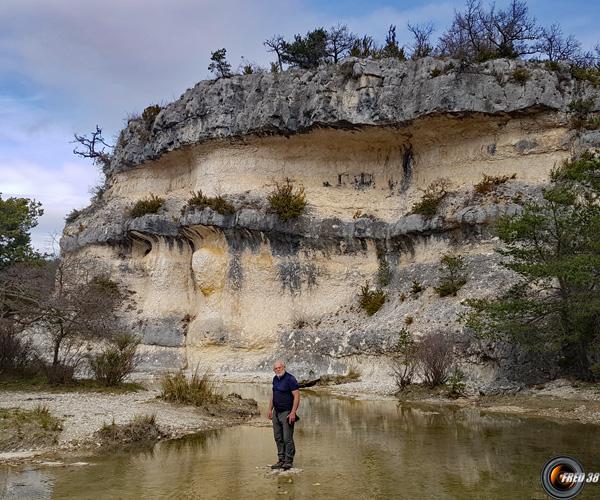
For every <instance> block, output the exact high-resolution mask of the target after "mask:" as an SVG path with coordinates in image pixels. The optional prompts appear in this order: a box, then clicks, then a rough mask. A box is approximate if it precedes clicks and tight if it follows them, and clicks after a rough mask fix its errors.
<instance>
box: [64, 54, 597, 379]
mask: <svg viewBox="0 0 600 500" xmlns="http://www.w3.org/2000/svg"><path fill="white" fill-rule="evenodd" d="M517 67H523V68H524V69H525V74H526V75H527V78H518V80H519V81H515V76H514V75H515V72H514V70H515V69H516V68H517ZM522 73H523V71H521V74H522ZM596 93H597V89H595V88H594V87H593V86H591V85H587V84H585V83H583V82H580V81H577V80H574V79H573V78H572V77H571V76H570V73H569V72H568V70H566V69H565V70H559V71H548V70H546V69H545V67H544V65H543V64H540V63H524V62H522V61H521V62H515V61H506V60H497V61H490V62H487V63H483V64H481V65H477V66H470V67H462V66H461V64H460V63H459V62H458V61H440V60H436V59H432V58H425V59H422V60H419V61H416V62H398V61H394V60H380V61H364V60H357V59H346V60H344V61H342V62H341V63H340V64H337V65H329V66H324V67H321V68H319V69H317V70H314V71H299V70H291V71H286V72H283V73H280V74H270V73H265V74H262V73H261V74H253V75H246V76H234V77H232V78H228V79H220V80H216V81H205V82H200V83H199V84H197V85H196V86H195V87H194V88H193V89H189V90H187V91H186V92H185V93H184V94H183V95H182V96H181V98H179V99H178V100H177V101H175V102H173V103H171V104H169V105H168V106H166V107H164V108H162V109H160V108H158V107H156V108H148V110H146V111H145V112H144V114H143V116H142V117H140V118H138V119H134V120H131V121H130V122H129V124H128V125H127V127H126V128H125V129H124V130H123V131H122V132H121V135H120V137H119V142H118V144H117V147H116V149H115V152H114V155H113V157H112V161H111V164H110V166H109V167H108V168H107V169H106V173H107V190H106V192H105V193H104V195H103V197H102V199H101V200H99V201H97V202H95V203H94V204H93V205H92V206H90V207H89V208H88V209H86V210H85V211H84V213H83V214H82V215H81V216H80V217H78V218H77V219H76V220H75V221H74V222H72V223H70V224H68V225H67V226H66V228H65V230H64V234H63V238H62V241H61V247H62V250H63V251H64V252H68V253H70V254H73V255H76V256H77V257H78V258H80V259H82V260H83V261H85V262H87V263H89V265H90V266H92V267H93V268H94V269H96V270H97V271H98V272H110V273H111V274H112V275H113V277H114V278H115V279H117V280H119V281H120V282H121V283H122V284H123V285H124V286H126V287H127V288H129V289H130V290H132V291H134V292H135V295H134V297H135V303H136V306H135V307H134V308H132V309H131V310H128V311H124V312H123V317H124V321H126V322H127V323H128V324H129V325H130V327H131V328H132V329H134V330H135V331H136V332H139V333H140V334H141V335H142V337H143V341H144V344H145V346H146V352H147V354H148V356H147V364H146V367H147V368H148V369H154V368H156V369H159V368H169V367H175V366H181V365H186V364H187V365H195V364H196V363H198V362H202V363H203V364H204V365H210V366H212V367H213V368H214V369H216V370H236V371H242V372H252V371H257V370H266V372H267V373H268V371H269V370H268V369H269V364H270V362H271V361H272V360H273V359H274V357H275V356H277V355H283V356H285V357H286V358H288V359H290V360H291V362H292V365H293V368H294V370H295V371H296V372H298V374H299V375H300V376H311V375H318V374H320V373H325V372H336V373H337V372H344V371H345V370H346V369H347V367H348V366H350V365H352V366H356V367H357V368H359V370H361V371H362V373H363V376H364V377H369V376H387V377H389V376H390V375H389V372H390V370H389V367H388V366H387V365H386V363H385V362H384V360H385V356H384V355H382V354H381V353H382V352H385V351H386V350H387V349H389V348H390V346H391V345H392V344H393V343H394V341H395V338H396V335H397V332H398V330H399V329H400V328H401V327H402V326H404V325H409V328H410V330H411V331H412V332H413V333H414V334H415V335H417V336H418V335H419V334H421V333H423V332H427V331H432V330H436V331H437V330H440V331H442V330H443V331H447V332H454V333H455V334H456V335H457V338H458V339H459V340H460V346H461V352H462V356H463V357H462V360H463V364H464V366H465V367H466V368H467V370H468V374H469V378H470V380H471V381H472V382H473V383H474V384H475V385H476V386H479V387H491V386H494V387H497V386H499V385H502V384H506V385H514V384H517V385H518V384H520V383H523V382H527V381H532V380H535V379H538V378H540V377H544V376H547V375H548V374H549V373H548V371H547V370H546V369H545V368H543V367H541V366H539V363H538V364H536V363H534V362H532V360H530V359H529V358H528V357H527V356H523V355H518V356H520V357H519V358H516V357H515V356H517V354H516V353H514V352H512V351H511V349H509V348H508V347H506V346H499V345H488V346H482V345H480V344H479V343H477V342H474V341H472V340H470V339H469V336H468V332H464V329H463V327H462V326H461V325H460V324H459V323H458V322H457V314H458V313H459V312H460V311H461V310H463V309H464V306H462V305H461V301H462V300H463V299H464V298H466V297H471V296H486V295H489V294H493V293H497V292H498V291H499V290H502V289H503V287H506V286H508V283H509V281H510V276H509V275H508V273H507V272H506V271H505V270H503V268H501V267H500V266H499V264H498V258H497V256H496V254H495V253H494V248H495V246H496V245H497V240H496V239H495V238H494V237H493V231H491V230H490V227H489V226H490V224H491V223H493V222H494V221H495V220H496V219H497V218H498V217H499V216H501V215H503V214H511V213H515V212H517V211H518V210H520V206H521V205H522V203H523V202H524V201H526V200H527V199H531V198H534V197H536V196H538V195H539V192H540V188H541V187H542V186H543V185H544V183H546V182H547V180H548V174H549V172H550V170H551V169H552V168H553V167H554V166H555V165H557V164H558V163H559V162H562V161H563V160H565V159H566V158H569V157H572V156H573V155H576V154H578V153H579V152H580V151H582V150H584V149H587V148H589V147H594V146H597V145H599V144H600V136H599V134H598V132H596V131H587V132H585V133H582V132H576V131H574V130H572V129H571V127H570V125H569V123H570V122H569V109H570V108H569V104H571V103H573V102H575V101H578V100H585V99H590V98H595V96H596ZM598 104H600V100H598V101H596V103H595V104H594V107H593V108H592V109H591V111H598V110H599V109H600V108H598V107H597V106H598ZM483 174H487V175H496V176H509V177H513V174H515V175H514V178H512V179H511V180H509V181H507V182H505V183H504V184H502V185H500V186H498V187H497V188H496V189H495V190H493V191H492V192H490V193H488V194H477V193H475V192H474V189H473V186H474V184H476V183H477V182H479V181H480V180H481V178H482V175H483ZM284 179H291V180H292V181H293V182H294V183H295V184H296V185H302V186H303V187H304V188H305V192H306V198H307V201H308V210H307V212H306V213H305V215H303V216H301V217H300V218H298V219H295V220H292V221H289V222H282V221H280V220H279V219H278V218H277V216H276V215H274V214H272V213H269V210H268V205H267V195H268V194H269V193H270V192H271V191H272V190H273V187H274V186H275V184H276V183H278V182H282V181H283V180H284ZM438 179H447V180H448V182H449V183H450V185H451V192H450V194H449V195H448V196H446V198H445V199H444V201H443V203H442V205H441V206H440V208H439V209H438V211H437V213H436V215H435V216H434V217H429V218H427V217H424V216H422V215H415V214H412V215H411V214H410V211H411V207H412V206H413V204H414V203H415V202H416V201H418V200H419V199H420V198H421V196H422V190H423V189H424V188H426V187H427V186H428V185H429V184H430V183H432V182H433V181H436V180H438ZM197 190H202V192H203V193H205V194H207V195H209V196H213V195H215V194H221V195H223V196H224V197H225V198H227V199H228V200H229V201H231V202H232V203H233V205H234V206H235V208H236V213H235V214H233V215H220V214H218V213H216V212H213V211H212V210H211V209H209V208H207V209H204V210H196V211H193V210H192V211H190V210H188V211H182V207H184V205H185V204H186V201H187V199H188V198H189V197H190V193H191V192H192V191H197ZM151 193H152V194H154V195H158V196H161V197H163V198H165V199H166V203H165V206H164V207H163V208H162V209H161V211H160V212H159V213H158V214H153V215H145V216H142V217H139V218H135V219H133V218H131V217H130V215H129V209H130V207H131V206H132V205H133V203H134V202H135V201H136V200H139V199H141V198H144V197H146V196H148V195H149V194H151ZM449 252H453V253H460V254H462V255H464V256H465V258H466V261H467V263H468V269H469V280H468V282H467V284H466V285H465V287H464V288H463V289H462V290H460V292H459V294H458V297H450V298H439V297H437V294H435V292H434V291H433V288H432V287H433V285H435V284H436V283H437V280H438V263H439V258H440V256H441V255H443V254H445V253H449ZM383 262H385V263H387V265H388V266H389V268H390V270H391V275H390V281H389V284H388V285H386V286H385V290H386V293H387V300H386V303H385V304H384V306H383V308H382V309H381V310H379V311H378V312H377V313H376V314H375V315H373V316H371V317H368V316H366V315H365V313H364V312H362V311H361V310H360V308H359V307H358V298H357V297H358V292H359V290H360V287H361V285H363V284H364V283H365V282H366V281H370V282H371V283H374V282H375V280H376V274H377V270H378V268H379V267H380V266H381V265H382V263H383ZM413 280H417V281H419V282H420V283H422V285H423V287H424V288H425V290H424V292H422V293H421V294H419V295H418V296H412V295H411V294H410V288H411V284H412V281H413Z"/></svg>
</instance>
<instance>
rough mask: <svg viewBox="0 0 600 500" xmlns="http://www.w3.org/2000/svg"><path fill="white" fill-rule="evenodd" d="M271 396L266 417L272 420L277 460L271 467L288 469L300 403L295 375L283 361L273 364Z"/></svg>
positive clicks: (291, 459)
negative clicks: (287, 368)
mask: <svg viewBox="0 0 600 500" xmlns="http://www.w3.org/2000/svg"><path fill="white" fill-rule="evenodd" d="M273 371H274V372H275V376H274V377H273V396H271V400H270V401H269V413H268V418H269V420H271V421H272V422H273V434H274V436H275V443H277V457H278V459H279V460H278V461H277V463H276V464H275V465H272V466H271V469H283V470H289V469H291V468H292V464H293V462H294V455H295V453H296V448H295V446H294V423H295V422H296V420H298V417H297V416H296V410H297V409H298V405H299V404H300V388H299V386H298V381H297V380H296V379H295V377H294V376H293V375H292V374H291V373H288V372H286V371H285V364H284V363H283V361H279V360H278V361H275V363H274V364H273Z"/></svg>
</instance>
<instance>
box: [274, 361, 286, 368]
mask: <svg viewBox="0 0 600 500" xmlns="http://www.w3.org/2000/svg"><path fill="white" fill-rule="evenodd" d="M277 364H280V365H281V366H282V367H283V368H285V363H284V362H283V361H282V360H280V359H276V360H275V362H274V363H273V366H275V365H277Z"/></svg>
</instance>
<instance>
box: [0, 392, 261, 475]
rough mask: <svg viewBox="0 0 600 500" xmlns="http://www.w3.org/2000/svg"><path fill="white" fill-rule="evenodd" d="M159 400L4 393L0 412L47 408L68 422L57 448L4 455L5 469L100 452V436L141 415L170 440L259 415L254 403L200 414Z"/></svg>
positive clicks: (233, 402) (231, 400) (235, 400)
mask: <svg viewBox="0 0 600 500" xmlns="http://www.w3.org/2000/svg"><path fill="white" fill-rule="evenodd" d="M158 394H159V391H158V390H157V389H149V390H143V391H138V392H129V393H124V394H110V393H81V392H22V391H17V392H12V391H3V392H2V393H1V394H0V408H22V409H27V410H31V409H34V408H36V407H37V406H39V405H43V406H45V407H47V408H48V409H49V410H50V412H51V414H52V415H54V416H56V417H58V418H59V419H61V420H62V428H63V430H62V432H61V433H60V435H59V437H58V443H57V444H55V445H53V446H43V447H40V448H34V449H18V448H17V449H11V450H8V451H4V452H0V463H2V462H13V461H19V460H27V459H31V458H32V457H35V456H37V455H43V454H53V455H55V454H57V453H60V454H63V453H68V452H72V451H85V450H90V449H94V448H98V447H99V446H100V445H101V443H100V439H99V437H98V435H97V434H96V433H97V431H98V430H99V429H101V428H102V426H103V425H104V424H112V423H113V422H114V423H116V424H126V423H128V422H131V421H132V420H133V418H134V417H135V416H137V415H155V417H156V423H157V424H158V426H159V428H160V429H161V431H162V433H163V435H164V437H165V438H167V439H173V438H177V437H180V436H184V435H186V434H192V433H195V432H199V431H203V430H209V429H216V428H222V427H228V426H231V425H236V424H239V423H241V422H246V421H248V419H249V418H250V417H251V416H252V415H254V414H256V413H257V411H258V410H257V407H256V402H255V401H254V400H247V399H241V398H239V397H238V396H236V395H229V396H228V397H227V398H226V399H225V402H224V403H223V404H221V405H218V406H217V405H212V406H207V407H204V408H196V407H192V406H182V405H175V404H171V403H167V402H165V401H161V400H160V399H157V396H158Z"/></svg>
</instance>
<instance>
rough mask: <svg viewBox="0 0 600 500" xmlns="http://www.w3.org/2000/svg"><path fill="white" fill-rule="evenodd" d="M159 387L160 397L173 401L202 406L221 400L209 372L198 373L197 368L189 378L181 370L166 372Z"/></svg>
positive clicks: (221, 397)
mask: <svg viewBox="0 0 600 500" xmlns="http://www.w3.org/2000/svg"><path fill="white" fill-rule="evenodd" d="M161 389H162V392H161V394H160V397H161V398H162V399H164V400H166V401H171V402H174V403H182V404H190V405H195V406H203V405H205V404H209V403H218V402H220V401H222V400H223V396H222V395H221V394H219V393H218V392H217V386H216V383H215V381H214V380H213V378H212V377H211V375H210V373H209V372H208V371H206V372H204V374H203V375H200V374H199V373H198V369H197V368H196V370H195V371H194V373H193V374H192V377H191V379H190V380H188V379H187V378H186V376H185V374H184V373H183V371H179V372H176V373H166V374H165V375H164V376H163V377H162V379H161Z"/></svg>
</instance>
